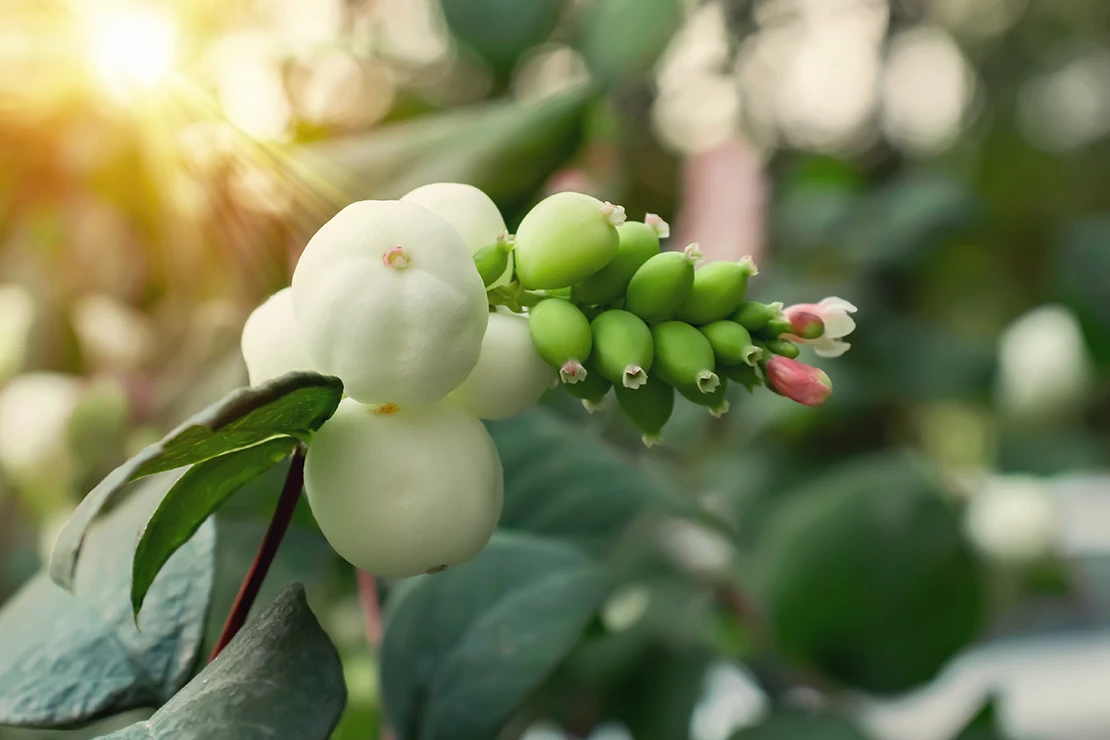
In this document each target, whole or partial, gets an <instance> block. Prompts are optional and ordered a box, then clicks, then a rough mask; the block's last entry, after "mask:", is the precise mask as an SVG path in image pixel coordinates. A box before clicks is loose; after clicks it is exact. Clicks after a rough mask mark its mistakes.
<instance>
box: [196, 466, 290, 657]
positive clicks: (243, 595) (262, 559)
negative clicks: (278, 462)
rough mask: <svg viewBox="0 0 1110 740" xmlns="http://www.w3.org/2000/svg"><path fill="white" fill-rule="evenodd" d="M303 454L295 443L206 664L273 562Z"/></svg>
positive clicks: (243, 617) (242, 618) (237, 624)
mask: <svg viewBox="0 0 1110 740" xmlns="http://www.w3.org/2000/svg"><path fill="white" fill-rule="evenodd" d="M304 455H305V446H304V445H303V444H302V445H297V451H296V452H295V453H294V454H293V461H292V462H291V463H290V465H289V473H288V474H286V476H285V485H284V486H283V487H282V489H281V497H280V498H279V499H278V503H277V508H276V509H274V516H273V518H271V519H270V526H269V527H267V528H266V534H265V535H264V536H263V537H262V544H261V545H260V546H259V548H258V554H257V555H255V556H254V562H253V563H252V564H251V567H250V570H248V571H247V575H246V577H245V578H244V579H243V585H242V586H240V587H239V594H238V596H236V597H235V603H234V604H233V605H232V607H231V613H229V614H228V615H227V621H226V622H224V629H223V632H221V633H220V640H219V642H217V643H216V647H215V648H213V649H212V654H211V655H209V656H208V662H209V663H211V662H212V661H213V660H215V659H216V656H218V655H219V654H220V651H222V650H223V649H224V648H225V647H227V644H228V643H229V642H231V640H232V638H234V637H235V634H236V633H237V632H238V631H239V629H240V628H241V627H242V626H243V624H244V623H245V622H246V621H247V615H248V614H250V610H251V607H252V606H253V605H254V600H255V599H256V598H258V591H259V589H260V588H262V581H264V580H265V579H266V574H267V573H268V572H269V570H270V565H271V564H272V563H273V562H274V556H275V555H276V554H277V551H278V547H279V546H280V545H281V540H282V538H283V537H284V536H285V531H286V530H287V529H289V522H290V521H291V520H292V519H293V512H294V510H296V508H297V501H298V500H299V499H300V497H301V489H302V488H303V487H304Z"/></svg>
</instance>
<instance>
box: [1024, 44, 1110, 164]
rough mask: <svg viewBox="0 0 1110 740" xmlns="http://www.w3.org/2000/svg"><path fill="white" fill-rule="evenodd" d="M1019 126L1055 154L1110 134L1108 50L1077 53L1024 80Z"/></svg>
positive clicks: (1038, 144) (1109, 62) (1031, 138)
mask: <svg viewBox="0 0 1110 740" xmlns="http://www.w3.org/2000/svg"><path fill="white" fill-rule="evenodd" d="M1018 123H1019V124H1020V125H1021V127H1022V129H1023V131H1024V132H1025V135H1026V136H1027V137H1028V138H1029V140H1030V141H1031V142H1033V144H1035V145H1037V146H1039V147H1041V148H1042V149H1046V150H1048V151H1051V152H1062V151H1068V150H1071V149H1077V148H1079V147H1082V146H1085V145H1087V144H1090V143H1092V142H1093V141H1095V140H1096V139H1099V138H1101V137H1103V136H1105V135H1106V134H1107V133H1110V51H1108V50H1106V49H1096V50H1093V51H1088V52H1085V53H1080V54H1077V55H1075V56H1074V57H1073V58H1071V59H1070V60H1068V61H1067V62H1066V63H1065V64H1063V65H1062V66H1060V67H1059V68H1058V69H1056V70H1054V71H1051V72H1048V73H1046V74H1044V75H1041V76H1040V77H1036V78H1034V79H1032V80H1030V81H1028V82H1026V83H1025V86H1024V87H1023V88H1022V90H1021V93H1020V95H1019V96H1018Z"/></svg>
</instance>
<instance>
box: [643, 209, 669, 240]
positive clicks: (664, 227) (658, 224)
mask: <svg viewBox="0 0 1110 740" xmlns="http://www.w3.org/2000/svg"><path fill="white" fill-rule="evenodd" d="M644 223H645V224H647V225H648V226H650V227H651V228H652V229H654V230H655V233H656V234H657V235H658V236H659V238H660V239H666V238H667V237H668V236H670V235H671V225H670V224H668V223H667V222H666V221H664V220H663V219H662V218H661V217H660V216H659V215H658V214H655V213H649V214H647V215H646V216H644Z"/></svg>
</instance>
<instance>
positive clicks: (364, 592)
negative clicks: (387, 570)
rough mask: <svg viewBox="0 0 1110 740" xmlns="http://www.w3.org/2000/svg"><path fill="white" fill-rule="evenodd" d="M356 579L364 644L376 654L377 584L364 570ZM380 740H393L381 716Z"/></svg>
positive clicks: (378, 639)
mask: <svg viewBox="0 0 1110 740" xmlns="http://www.w3.org/2000/svg"><path fill="white" fill-rule="evenodd" d="M355 575H356V576H357V578H358V595H359V599H360V600H361V601H362V613H363V615H364V616H365V618H366V643H367V644H368V645H369V646H370V652H372V653H374V654H377V652H378V648H379V647H380V646H381V642H382V612H381V607H380V606H379V605H378V582H377V580H376V579H375V578H374V574H373V573H367V572H366V571H364V570H355ZM378 737H380V738H381V740H395V738H396V736H395V735H394V734H393V730H392V729H391V728H390V727H389V725H388V723H387V722H386V719H385V716H384V715H383V716H382V725H381V729H380V730H379V732H378Z"/></svg>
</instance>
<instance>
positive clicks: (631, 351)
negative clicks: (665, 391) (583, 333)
mask: <svg viewBox="0 0 1110 740" xmlns="http://www.w3.org/2000/svg"><path fill="white" fill-rule="evenodd" d="M590 328H591V329H592V330H593V336H594V343H593V363H594V364H595V365H596V366H597V369H598V372H600V373H601V374H602V375H604V376H605V378H606V379H608V380H609V381H610V382H611V383H613V384H614V385H619V386H624V387H625V388H639V387H640V386H642V385H643V384H644V383H646V382H647V378H648V370H650V369H651V362H652V357H653V354H654V344H653V342H652V339H651V329H649V328H648V326H647V324H645V323H644V322H643V321H642V320H641V319H640V318H639V317H638V316H636V315H635V314H631V313H629V312H628V311H606V312H605V313H603V314H601V315H600V316H598V317H597V318H596V319H594V320H593V322H592V323H591V324H590Z"/></svg>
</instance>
